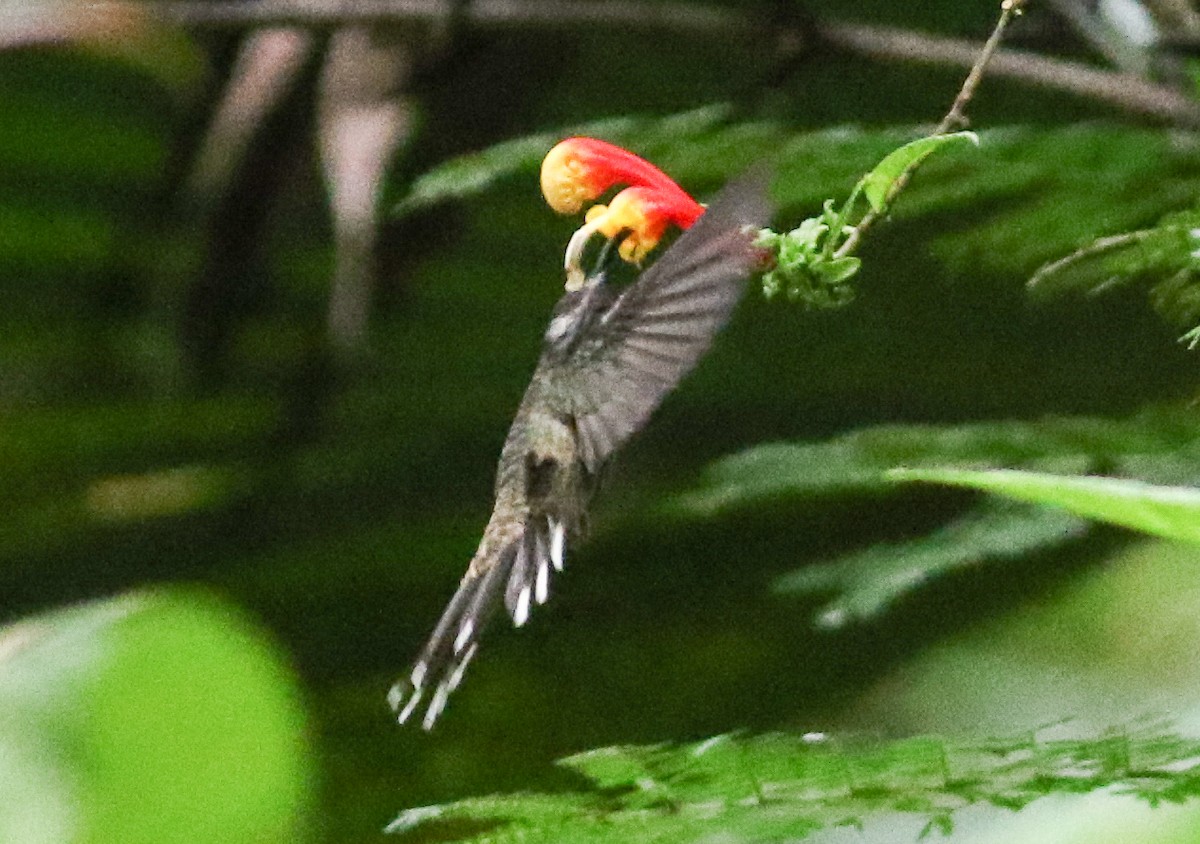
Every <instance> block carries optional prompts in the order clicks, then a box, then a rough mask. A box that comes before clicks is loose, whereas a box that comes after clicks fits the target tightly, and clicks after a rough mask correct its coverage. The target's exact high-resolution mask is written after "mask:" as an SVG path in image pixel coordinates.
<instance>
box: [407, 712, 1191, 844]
mask: <svg viewBox="0 0 1200 844" xmlns="http://www.w3.org/2000/svg"><path fill="white" fill-rule="evenodd" d="M1198 758H1200V743H1197V742H1196V741H1195V740H1192V739H1187V738H1184V737H1181V736H1179V735H1177V734H1174V733H1172V732H1171V731H1170V730H1169V729H1165V728H1164V727H1163V726H1162V725H1141V726H1139V727H1135V728H1132V729H1126V728H1120V729H1114V730H1111V731H1108V732H1106V733H1104V734H1101V735H1096V736H1092V737H1087V738H1075V739H1040V738H1038V737H1037V736H1036V735H1025V736H1020V737H1016V738H1010V739H990V740H975V741H948V740H946V739H942V738H936V737H915V738H909V739H903V740H898V741H891V742H882V743H879V742H871V741H866V740H864V739H856V738H839V737H832V738H831V737H829V736H826V735H824V734H819V733H818V734H813V733H809V734H804V735H795V734H783V733H775V734H769V735H756V736H745V735H720V736H715V737H713V738H710V739H706V740H704V741H701V742H695V743H691V744H683V745H673V744H660V745H648V746H622V747H610V748H604V749H600V750H593V751H589V752H587V753H583V754H579V755H577V756H572V757H569V758H567V759H564V760H562V762H561V763H560V764H562V765H563V766H564V767H566V768H568V769H569V770H571V771H574V772H576V773H578V774H580V775H581V776H582V777H583V778H584V780H585V782H586V788H582V789H576V790H574V791H569V792H564V793H556V794H523V795H497V796H493V797H484V798H472V799H468V800H463V801H460V802H457V803H451V804H446V805H438V806H424V807H420V808H416V809H410V810H408V811H407V812H404V813H403V814H401V815H400V816H399V817H398V818H397V819H396V820H395V821H394V822H393V823H392V825H391V826H390V827H389V831H390V832H393V833H395V834H398V835H400V840H402V841H428V840H438V841H462V842H470V841H479V842H483V841H489V842H508V841H513V842H515V841H522V842H531V844H532V842H542V841H545V842H550V841H563V840H571V841H579V842H589V844H601V842H617V841H629V840H632V839H636V840H639V841H646V842H658V841H662V842H667V841H690V840H703V839H704V838H705V836H707V835H717V834H719V835H720V836H721V839H720V840H722V841H729V842H743V841H744V842H751V841H753V842H771V841H793V840H797V839H801V838H805V837H807V836H808V835H810V834H812V833H814V832H816V831H818V830H822V829H827V828H830V827H837V826H851V827H862V826H863V825H864V824H865V823H866V822H868V821H869V820H870V819H871V818H872V817H873V816H876V815H881V814H884V813H893V812H903V813H907V814H912V815H916V816H918V817H920V818H923V819H924V821H925V829H924V832H923V833H922V835H921V836H920V837H921V838H924V837H925V836H926V835H928V834H930V833H933V832H938V833H941V834H949V833H950V832H952V831H953V828H954V822H953V813H954V812H955V811H956V810H959V809H962V808H964V807H966V806H970V805H973V804H990V805H992V806H996V807H1000V808H1004V809H1014V810H1015V809H1020V808H1022V807H1024V806H1026V805H1028V804H1029V803H1031V802H1032V801H1034V800H1037V799H1039V798H1042V797H1047V796H1051V795H1062V794H1084V793H1088V792H1092V791H1099V790H1109V791H1113V792H1116V793H1121V794H1128V795H1131V796H1135V797H1137V798H1139V799H1142V800H1145V801H1146V802H1147V803H1149V804H1151V805H1158V804H1160V803H1164V802H1182V801H1184V800H1186V799H1189V798H1193V797H1196V796H1200V770H1198V763H1197V759H1198Z"/></svg>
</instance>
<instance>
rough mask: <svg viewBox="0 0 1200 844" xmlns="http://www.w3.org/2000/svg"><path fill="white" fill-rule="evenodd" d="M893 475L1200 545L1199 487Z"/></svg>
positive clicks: (928, 472)
mask: <svg viewBox="0 0 1200 844" xmlns="http://www.w3.org/2000/svg"><path fill="white" fill-rule="evenodd" d="M888 477H889V478H891V479H892V480H897V481H926V482H930V483H938V484H949V485H951V486H963V487H969V488H971V489H979V490H983V491H985V492H993V493H996V494H997V495H1004V496H1007V497H1009V498H1014V499H1016V500H1018V501H1027V502H1030V503H1033V504H1049V505H1051V506H1054V507H1062V508H1064V509H1066V510H1069V511H1070V512H1072V513H1077V514H1079V515H1080V516H1086V517H1087V518H1089V519H1097V520H1099V521H1103V522H1109V523H1111V524H1114V525H1120V526H1122V527H1127V528H1132V529H1134V530H1140V531H1144V532H1145V533H1149V534H1153V535H1155V536H1161V537H1163V538H1165V539H1176V540H1180V541H1182V542H1191V543H1200V489H1196V488H1193V487H1180V486H1158V485H1155V484H1148V483H1144V482H1142V481H1134V480H1126V479H1123V478H1108V477H1096V476H1082V477H1080V476H1070V475H1052V474H1048V473H1044V472H1027V471H1019V470H1014V469H991V470H984V471H972V470H965V469H895V470H892V471H891V472H888Z"/></svg>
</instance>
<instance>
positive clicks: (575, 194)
mask: <svg viewBox="0 0 1200 844" xmlns="http://www.w3.org/2000/svg"><path fill="white" fill-rule="evenodd" d="M579 140H581V139H579V138H567V140H565V141H563V142H562V143H560V144H558V145H556V146H555V147H554V149H552V150H550V152H549V153H547V155H546V157H545V158H544V159H542V173H541V182H542V196H544V197H545V198H546V204H547V205H549V206H550V207H551V208H552V209H554V210H555V211H556V212H558V213H559V214H575V213H578V212H579V210H580V209H581V208H583V205H584V203H586V202H591V201H592V200H593V199H596V198H597V197H598V196H600V194H602V193H604V191H605V190H606V189H607V187H608V186H607V185H603V186H602V185H600V184H599V183H598V182H597V181H596V179H595V178H594V174H593V173H592V172H591V170H590V168H589V167H588V166H587V164H586V162H585V160H584V158H583V157H582V156H581V155H580V149H579V144H578V143H577V142H578V141H579Z"/></svg>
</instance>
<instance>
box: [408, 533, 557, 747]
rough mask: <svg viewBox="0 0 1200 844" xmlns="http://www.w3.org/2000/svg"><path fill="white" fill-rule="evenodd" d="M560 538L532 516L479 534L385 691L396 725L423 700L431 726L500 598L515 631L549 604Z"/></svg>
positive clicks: (424, 724)
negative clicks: (496, 533)
mask: <svg viewBox="0 0 1200 844" xmlns="http://www.w3.org/2000/svg"><path fill="white" fill-rule="evenodd" d="M566 536H567V528H566V526H565V525H564V524H563V523H562V522H561V521H558V520H556V519H554V518H550V517H546V516H531V517H530V518H528V519H527V520H526V521H525V522H524V524H519V525H518V527H517V528H516V529H509V530H507V531H506V532H505V533H504V534H503V535H501V536H500V537H498V538H496V539H492V538H490V536H489V535H487V534H485V539H484V542H483V543H482V544H481V546H480V550H479V552H478V553H477V554H476V557H475V560H473V561H472V562H471V566H470V568H468V569H467V574H466V575H465V576H464V577H463V579H462V581H461V582H460V583H459V586H458V591H457V592H455V593H454V597H453V598H451V599H450V603H449V604H448V605H447V607H446V610H445V612H443V613H442V617H441V619H440V620H439V621H438V623H437V627H435V628H434V631H433V634H432V635H431V636H430V637H429V641H428V642H427V643H426V644H425V647H424V648H423V649H422V650H421V654H420V656H419V657H418V658H417V660H416V662H415V663H414V664H413V668H412V670H411V672H410V673H409V676H408V677H407V678H405V679H403V680H401V681H399V682H398V683H396V684H395V685H394V686H392V688H391V691H389V692H388V703H389V704H390V705H391V707H392V709H393V710H394V711H395V712H396V717H397V720H398V721H399V722H400V723H401V724H403V723H405V722H406V721H408V719H409V718H411V717H412V715H413V714H414V713H415V712H416V711H417V709H418V708H420V707H421V705H422V702H424V703H425V714H424V716H423V717H422V720H421V726H422V727H424V728H425V729H426V730H429V729H432V728H433V725H434V723H435V722H436V721H437V719H438V717H439V716H440V715H441V714H442V710H444V709H445V708H446V701H447V699H448V698H449V696H450V693H451V692H453V691H454V690H455V689H456V688H458V686H459V684H460V683H461V682H462V678H463V675H464V673H465V672H466V670H467V666H468V664H469V663H470V662H471V660H472V659H473V658H474V656H475V653H476V651H477V650H478V648H479V637H480V635H481V634H482V633H483V630H484V628H485V627H486V626H487V624H488V622H489V621H490V620H491V618H492V616H493V615H494V614H495V611H496V609H497V608H498V607H499V606H500V603H501V601H503V603H504V605H505V607H506V608H507V610H508V613H509V615H510V616H511V617H512V620H513V624H514V625H516V626H517V627H520V626H522V625H523V624H524V623H525V622H526V621H528V619H529V614H530V611H531V610H532V608H533V606H534V605H537V604H544V603H545V602H546V601H547V600H548V598H549V596H550V573H551V570H552V569H553V570H556V571H562V568H563V562H564V557H565V554H566Z"/></svg>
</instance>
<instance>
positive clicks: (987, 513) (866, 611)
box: [772, 504, 1088, 630]
mask: <svg viewBox="0 0 1200 844" xmlns="http://www.w3.org/2000/svg"><path fill="white" fill-rule="evenodd" d="M1087 525H1088V523H1087V522H1086V521H1084V520H1083V519H1079V518H1076V517H1075V516H1072V515H1071V514H1069V513H1063V512H1061V511H1058V510H1046V509H1040V508H1035V507H1027V506H1022V505H1015V504H993V505H990V506H984V507H979V508H976V509H974V510H972V511H970V512H968V513H967V514H966V515H964V516H961V517H960V518H957V519H954V520H952V521H950V522H948V523H947V524H945V525H942V526H941V527H939V528H937V529H935V530H934V531H932V532H931V533H929V534H926V535H924V536H918V537H916V538H913V539H910V540H908V541H906V542H901V543H883V544H879V545H874V546H871V547H870V548H867V549H865V550H863V551H859V552H857V553H853V554H847V555H845V556H843V557H838V558H836V559H834V560H830V561H828V562H823V563H817V564H814V565H808V566H805V567H804V568H801V569H798V570H797V571H794V572H792V573H790V574H787V575H784V576H783V577H781V578H779V579H778V580H776V581H775V583H774V584H773V587H772V588H773V589H774V591H776V592H777V593H779V594H786V595H795V594H829V593H830V592H833V593H835V594H836V596H837V597H835V598H834V599H833V600H831V601H829V602H828V603H827V604H825V605H824V606H823V607H822V608H821V609H820V610H819V611H818V613H817V616H816V619H815V621H816V624H817V626H818V627H821V628H824V629H827V630H836V629H838V628H841V627H845V626H846V625H847V624H850V623H852V622H860V621H864V620H866V619H869V618H871V617H873V616H876V615H878V614H879V613H881V612H883V611H884V610H885V609H887V607H888V606H889V605H890V604H891V603H892V602H893V601H895V600H896V599H897V598H899V597H901V596H902V595H905V594H907V593H908V592H911V591H912V590H914V589H916V588H918V587H920V586H923V585H925V584H927V583H929V582H930V581H931V580H933V579H934V578H937V577H941V576H944V575H946V574H947V573H949V572H951V571H954V570H956V569H961V568H965V567H967V566H971V565H977V564H979V563H983V562H987V561H992V560H997V559H1011V558H1014V557H1019V556H1021V555H1023V554H1027V553H1030V552H1031V551H1037V550H1041V549H1043V548H1047V547H1052V546H1054V545H1059V544H1062V543H1064V542H1068V541H1070V540H1073V539H1078V538H1079V537H1081V536H1083V535H1084V533H1085V532H1086V530H1087Z"/></svg>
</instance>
